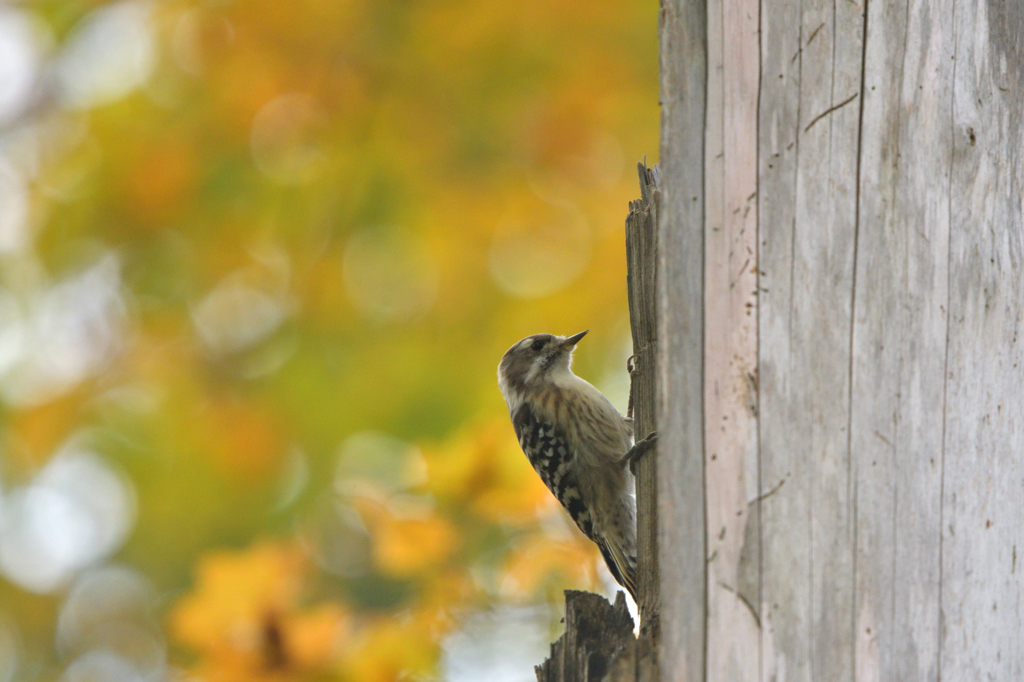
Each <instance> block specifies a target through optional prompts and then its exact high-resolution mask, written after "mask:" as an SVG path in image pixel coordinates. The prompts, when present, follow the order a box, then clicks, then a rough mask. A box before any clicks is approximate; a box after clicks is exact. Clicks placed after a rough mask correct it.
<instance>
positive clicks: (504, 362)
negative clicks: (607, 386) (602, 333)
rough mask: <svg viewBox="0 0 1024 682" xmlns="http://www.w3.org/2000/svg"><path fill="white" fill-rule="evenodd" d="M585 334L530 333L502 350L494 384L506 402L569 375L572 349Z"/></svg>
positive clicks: (517, 399)
mask: <svg viewBox="0 0 1024 682" xmlns="http://www.w3.org/2000/svg"><path fill="white" fill-rule="evenodd" d="M586 334H587V332H585V331H582V332H580V333H579V334H573V335H572V336H555V335H553V334H534V335H533V336H527V337H526V338H525V339H523V340H522V341H519V342H517V343H516V344H515V345H513V346H512V347H511V348H509V349H508V350H507V351H505V355H504V357H502V358H501V362H500V363H499V364H498V385H499V386H500V387H501V392H502V393H503V394H504V395H505V400H506V401H508V402H509V405H510V406H511V404H512V402H518V401H519V400H521V399H522V398H523V397H525V396H526V395H527V394H529V393H531V392H532V391H535V390H541V389H543V388H545V387H547V386H550V385H554V384H557V383H558V380H559V379H560V378H562V377H566V376H568V375H571V372H570V370H569V364H570V363H571V362H572V351H573V349H574V348H576V344H577V343H579V341H580V339H582V338H583V337H584V336H586Z"/></svg>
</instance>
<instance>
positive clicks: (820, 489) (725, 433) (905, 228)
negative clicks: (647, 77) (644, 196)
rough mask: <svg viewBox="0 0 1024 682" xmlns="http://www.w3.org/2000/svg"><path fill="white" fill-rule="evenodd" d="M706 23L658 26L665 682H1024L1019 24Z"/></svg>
mask: <svg viewBox="0 0 1024 682" xmlns="http://www.w3.org/2000/svg"><path fill="white" fill-rule="evenodd" d="M704 6H705V5H704V3H699V2H669V1H668V0H666V2H664V3H663V6H662V87H663V92H662V104H663V114H664V119H663V140H662V154H661V166H662V195H661V200H660V203H659V221H660V225H659V229H660V240H661V267H662V271H661V272H662V279H661V284H660V288H659V291H660V296H661V305H662V309H661V310H662V318H661V326H660V328H659V340H660V344H661V345H660V348H661V355H660V362H661V367H660V372H661V373H660V375H659V383H660V388H661V392H662V393H661V395H662V401H663V402H662V406H661V409H662V411H661V416H660V420H659V425H660V426H659V429H660V432H661V434H662V438H661V441H660V455H659V462H658V464H659V467H660V469H659V484H660V486H661V487H660V489H659V514H660V517H659V524H660V527H661V528H662V534H661V536H660V543H659V551H660V566H661V580H662V598H663V604H662V612H661V624H662V633H663V653H662V661H663V664H664V665H663V671H662V672H663V679H666V680H667V679H686V680H699V679H708V680H710V679H714V680H747V679H753V678H755V677H756V678H759V679H761V680H764V681H765V682H770V681H772V680H779V681H781V680H787V681H793V680H799V681H811V680H815V681H817V680H854V679H855V680H935V681H936V682H937V681H939V680H1018V679H1024V646H1022V644H1021V643H1022V642H1024V608H1022V607H1024V597H1022V581H1021V569H1020V567H1018V554H1019V553H1021V552H1024V535H1022V531H1021V528H1022V527H1024V398H1022V397H1021V391H1022V389H1021V386H1024V350H1022V340H1021V336H1022V334H1024V329H1022V320H1024V199H1022V196H1024V134H1022V133H1024V3H1020V2H1010V1H1008V0H908V2H905V3H904V2H900V3H890V2H877V1H876V2H870V3H869V2H867V0H849V1H844V2H826V1H825V0H802V2H794V1H793V0H762V2H761V3H760V7H759V10H760V14H759V21H760V33H759V35H758V34H757V33H756V28H757V24H756V23H754V24H751V15H750V11H749V9H748V4H747V3H746V2H744V0H706V7H707V10H708V11H707V14H706V15H703V14H702V11H703V8H704ZM684 16H685V17H686V19H685V22H686V25H685V26H680V25H679V23H680V21H682V17H684ZM694 22H699V23H694ZM752 27H753V29H752ZM702 29H706V30H707V42H706V44H705V43H704V42H702V36H701V30H702ZM752 30H753V31H754V33H753V36H754V37H753V38H752V37H751V35H752V33H751V31H752ZM758 40H759V44H760V54H759V57H760V59H759V66H758V73H759V89H758V91H757V92H756V97H754V96H753V95H751V92H750V90H749V84H750V82H751V81H750V77H749V73H748V71H747V70H746V67H747V66H748V64H749V52H748V51H747V47H748V46H749V45H750V44H756V41H758ZM704 50H706V52H704ZM697 52H701V53H702V54H696V53H697ZM704 56H706V57H707V62H706V67H707V68H705V62H704V61H703V59H704ZM705 76H706V78H707V81H706V88H707V90H706V95H707V99H706V100H705V99H704V96H705V90H704V88H705V81H704V80H703V78H704V77H705ZM752 101H754V102H756V109H755V110H754V111H755V112H756V113H755V115H756V117H757V119H756V120H757V132H756V145H755V148H756V155H753V154H751V147H750V145H749V144H745V143H744V141H745V140H749V135H750V123H749V121H750V116H751V106H752V105H751V102H752ZM705 105H706V109H705ZM705 112H706V119H705V118H704V116H705ZM698 130H699V131H700V132H697V131H698ZM695 135H700V136H701V139H697V138H696V137H695ZM704 144H706V147H703V146H702V145H704ZM701 171H704V173H705V175H704V176H703V177H702V175H701ZM751 177H753V178H755V181H756V187H755V188H754V189H753V190H750V191H749V192H747V194H745V195H744V194H742V192H741V191H740V188H743V187H747V186H749V183H750V178H751ZM754 191H756V196H753V197H751V199H750V203H749V205H750V206H752V209H751V212H750V213H748V214H746V215H744V211H745V210H746V207H745V206H744V205H743V204H742V202H741V199H746V197H747V196H750V195H751V194H752V193H753V192H754ZM751 214H753V215H754V216H756V222H753V223H751V222H747V221H748V220H749V219H750V218H749V216H750V215H751ZM751 231H754V233H755V234H756V235H757V236H756V245H757V246H756V248H755V252H756V256H755V258H753V259H752V261H751V262H752V263H756V268H757V270H756V275H755V277H756V288H751V287H750V286H749V282H745V281H744V280H743V278H742V275H743V269H742V268H740V267H738V266H739V265H740V264H744V263H745V262H746V256H742V253H741V250H742V249H743V248H744V247H745V245H746V244H747V243H748V242H746V241H744V240H745V239H747V238H749V233H750V232H751ZM698 252H699V253H700V254H704V256H705V258H706V262H705V263H701V262H700V260H699V259H698V257H697V255H696V254H697V253H698ZM752 290H753V291H756V292H757V295H756V299H751V298H750V291H752ZM701 304H703V306H704V307H703V309H702V308H701ZM748 304H749V306H750V307H751V308H752V309H753V312H752V316H753V318H754V323H753V326H752V327H751V326H750V323H749V322H745V319H744V317H743V316H741V315H739V314H738V313H740V312H741V311H742V310H743V309H744V308H746V307H747V306H748ZM694 338H697V339H699V340H700V342H701V344H702V346H703V352H704V357H703V358H702V357H701V352H700V350H699V349H697V348H695V347H694V345H693V341H694ZM751 357H753V358H754V360H755V361H754V362H753V365H754V366H753V371H751V372H749V374H750V375H751V379H752V380H751V381H749V382H747V383H748V386H749V387H750V388H751V389H752V391H753V393H754V395H753V397H754V398H756V399H753V400H749V401H747V402H746V403H744V402H743V401H742V400H740V399H739V396H741V395H743V393H742V389H743V386H742V382H739V381H738V377H740V376H742V374H743V372H742V371H741V368H743V369H746V368H749V365H750V363H749V362H748V359H749V358H751ZM693 382H697V387H698V388H699V390H697V391H696V392H695V386H694V383H693ZM695 396H696V397H695ZM695 401H697V402H695ZM744 405H745V406H746V407H747V408H748V410H747V412H746V413H744V412H743V411H742V410H740V407H741V406H744ZM695 426H699V427H700V428H701V429H702V432H703V436H704V438H703V442H702V439H701V437H700V435H698V434H697V432H696V429H695ZM752 438H754V439H755V440H754V442H753V444H752V443H751V439H752ZM698 453H699V454H700V457H701V460H700V461H701V462H703V465H701V464H699V463H698V461H697V459H696V455H697V454H698ZM695 477H696V478H697V480H698V481H699V483H700V485H695V483H694V478H695ZM744 498H745V500H746V501H747V502H750V501H753V504H750V508H749V510H748V511H747V512H744V511H743V510H742V509H740V508H739V507H741V506H742V500H743V499H744ZM730 513H732V514H733V515H735V516H734V518H730V517H729V514H730ZM723 530H724V533H723ZM696 556H701V557H706V559H707V561H708V565H707V567H706V569H705V567H704V566H697V565H695V563H694V562H693V561H692V559H693V557H696ZM1020 559H1021V560H1022V561H1024V555H1022V556H1021V557H1020ZM683 562H689V563H685V564H684V563H683ZM740 605H742V606H744V607H745V609H746V610H745V611H744V610H742V609H740V608H738V607H739V606H740ZM705 637H706V638H707V639H706V640H705ZM751 641H754V642H755V643H754V644H751ZM705 642H706V644H705ZM758 642H759V646H758V645H757V643H758ZM705 652H706V656H707V658H706V661H705V659H704V655H705Z"/></svg>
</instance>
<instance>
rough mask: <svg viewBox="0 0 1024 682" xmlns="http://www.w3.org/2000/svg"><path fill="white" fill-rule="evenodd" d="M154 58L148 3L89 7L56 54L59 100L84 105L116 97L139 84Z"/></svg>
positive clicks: (151, 66) (81, 107)
mask: <svg viewBox="0 0 1024 682" xmlns="http://www.w3.org/2000/svg"><path fill="white" fill-rule="evenodd" d="M155 64H156V45H155V41H154V37H153V31H152V27H151V25H150V9H149V6H148V5H147V4H143V3H141V2H116V3H113V4H109V5H105V6H103V7H100V8H99V9H96V10H94V11H92V12H91V13H89V14H88V15H86V16H85V18H83V19H82V20H81V22H80V23H79V24H78V26H76V27H75V29H74V32H73V34H72V35H71V37H70V38H69V39H68V41H67V44H66V45H65V47H64V49H63V51H62V52H61V53H60V55H59V56H58V58H57V63H56V66H55V73H56V77H57V81H58V83H59V84H60V94H61V99H62V101H63V102H64V103H65V104H67V105H68V106H69V107H71V108H74V109H85V108H89V107H92V106H97V105H101V104H106V103H108V102H113V101H115V100H118V99H120V98H121V97H123V96H125V95H127V94H128V93H129V92H131V91H132V90H134V89H135V88H137V87H138V86H140V85H142V84H143V83H144V82H145V81H146V79H147V78H149V75H150V73H151V72H152V71H153V67H154V66H155Z"/></svg>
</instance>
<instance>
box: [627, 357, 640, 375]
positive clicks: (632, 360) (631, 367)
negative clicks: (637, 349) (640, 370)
mask: <svg viewBox="0 0 1024 682" xmlns="http://www.w3.org/2000/svg"><path fill="white" fill-rule="evenodd" d="M639 359H640V354H639V353H633V354H632V355H630V356H629V357H628V358H626V371H627V372H629V375H630V376H633V373H634V372H636V361H637V360H639Z"/></svg>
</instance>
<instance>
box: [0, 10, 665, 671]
mask: <svg viewBox="0 0 1024 682" xmlns="http://www.w3.org/2000/svg"><path fill="white" fill-rule="evenodd" d="M656 21H657V16H656V5H655V4H651V3H640V4H636V3H629V2H621V1H611V0H587V1H586V2H583V1H582V0H553V1H552V0H525V1H522V2H487V1H485V0H463V1H460V2H454V1H452V0H430V1H426V2H400V1H398V0H372V1H371V0H344V1H341V2H339V1H337V0H300V1H296V2H282V1H281V0H247V1H245V2H242V1H231V0H206V1H199V0H169V1H167V2H160V3H155V2H145V1H139V2H135V1H133V0H123V1H120V2H100V1H98V0H89V1H87V2H83V1H82V0H43V1H41V2H37V3H27V4H19V3H15V4H14V5H8V6H4V7H3V8H0V48H3V49H0V54H13V55H15V56H18V55H22V57H23V59H22V57H19V59H21V61H17V60H15V61H12V62H9V64H14V66H9V67H8V66H3V65H0V682H7V680H20V679H39V680H57V679H60V678H61V677H62V676H65V679H74V680H93V679H96V680H100V679H102V680H113V681H115V682H117V681H119V680H130V679H143V678H145V679H172V678H173V679H188V680H204V681H206V682H233V681H236V680H237V681H242V680H257V681H261V680H266V681H285V680H352V681H357V680H358V681H360V682H363V681H371V682H372V681H375V680H380V681H385V680H398V679H412V680H417V679H419V680H425V679H438V678H442V677H446V676H449V677H452V678H453V679H455V678H457V677H458V674H457V670H468V669H474V670H479V668H466V667H465V666H469V665H470V664H469V663H465V662H460V661H461V659H460V658H459V657H460V656H466V655H467V654H465V651H464V649H460V648H459V647H458V646H456V645H455V644H452V642H454V641H455V639H453V638H454V637H456V635H457V634H458V633H460V632H461V633H466V632H467V630H466V628H467V627H470V626H467V623H469V622H474V621H472V618H473V617H474V614H480V613H492V612H493V613H498V614H502V613H518V614H522V613H528V614H535V615H536V614H538V613H539V614H541V615H540V616H539V617H538V618H534V621H536V622H535V623H534V627H535V628H540V630H541V633H540V634H539V635H538V637H540V638H542V639H546V638H547V636H548V634H549V628H551V629H555V628H557V627H558V618H559V612H558V606H557V605H558V603H559V600H560V595H561V590H563V589H565V588H569V587H572V588H592V589H598V590H602V589H607V586H608V577H607V575H606V574H605V573H604V568H603V567H601V566H599V563H598V556H597V553H596V551H595V550H594V548H593V547H592V545H590V544H589V543H588V542H587V541H586V540H585V539H583V538H582V536H581V535H580V534H579V533H578V531H576V529H575V528H574V527H573V526H572V524H571V522H570V521H568V519H567V518H566V517H565V515H564V514H563V513H562V511H561V510H560V509H559V508H558V507H557V505H556V504H555V503H554V501H553V500H552V499H551V496H550V494H549V493H548V492H547V491H546V490H545V488H544V487H543V485H542V484H541V483H540V481H539V479H538V477H537V476H536V475H535V474H534V472H533V471H532V470H531V469H530V467H529V465H528V463H527V462H526V460H525V458H524V457H523V455H522V453H521V452H520V451H519V449H518V445H517V444H516V442H515V438H514V434H513V432H512V429H511V425H510V424H509V422H508V416H507V411H506V408H505V406H504V403H503V402H502V399H501V395H500V393H499V392H498V389H497V386H496V381H495V368H496V366H497V363H498V360H499V359H500V357H501V355H502V353H503V352H504V351H505V350H506V348H507V347H508V346H510V345H511V344H512V343H513V342H515V341H516V340H518V339H519V338H521V337H523V336H525V335H527V334H531V333H536V332H541V331H546V332H553V333H562V334H565V333H573V332H577V331H581V330H583V329H590V330H591V334H590V336H588V337H587V340H586V342H585V343H584V344H582V345H581V347H580V350H579V352H578V353H577V359H576V365H575V366H576V369H577V371H578V372H579V373H580V374H581V375H582V376H584V377H586V378H587V379H588V380H590V381H591V382H592V383H595V384H596V385H598V386H599V387H600V388H602V390H604V391H605V392H606V393H607V394H608V395H609V396H610V397H612V399H613V400H614V401H615V402H617V403H618V404H619V407H620V409H621V408H623V407H624V403H625V394H626V375H625V371H624V367H625V358H626V357H627V356H628V355H629V352H630V345H629V327H628V317H627V311H626V302H625V257H624V243H623V239H624V237H623V231H622V228H623V219H624V216H625V210H626V208H627V202H628V201H629V200H630V199H633V198H635V196H634V195H635V194H636V189H635V185H636V180H635V176H634V175H633V173H632V171H631V170H630V169H631V168H632V166H633V164H635V162H636V161H637V160H639V159H640V158H642V157H643V156H644V155H647V156H648V157H649V159H648V160H649V162H651V161H654V160H656V159H654V158H653V157H654V154H655V152H656V150H657V124H658V108H657V57H656V54H657V44H656ZM19 41H20V42H19ZM4 50H7V51H6V52H5V51H4ZM18 50H21V52H18ZM4 69H8V70H7V71H5V70H4ZM19 69H20V70H19ZM8 73H10V74H14V75H13V76H10V79H9V80H8V81H7V83H8V85H4V84H3V83H4V74H8ZM18 79H21V80H18ZM23 81H24V83H26V84H23ZM19 88H20V89H19ZM602 581H603V582H602ZM530 609H532V610H530ZM531 617H533V616H531ZM499 620H500V618H499ZM487 636H488V635H487V633H485V632H483V631H480V632H473V631H472V629H471V628H470V631H469V637H468V639H469V640H470V641H473V642H476V641H481V642H482V641H484V640H485V639H486V637H487ZM490 646H493V647H497V646H498V644H496V643H492V644H491V645H490ZM506 648H507V647H506ZM499 649H500V647H499ZM509 653H510V655H511V656H512V657H513V659H514V658H515V656H516V655H519V656H521V657H525V659H526V660H523V661H522V662H521V664H519V666H518V668H517V669H518V670H525V671H526V672H527V674H529V671H530V670H531V666H532V665H533V664H534V663H536V662H538V661H536V660H530V657H531V656H534V651H533V650H526V649H519V650H516V649H515V647H513V651H511V652H509ZM470 658H472V657H471V656H470ZM460 666H461V667H460ZM8 672H10V676H8ZM468 674H469V673H463V674H462V675H463V676H462V678H461V679H467V677H466V675H468ZM480 674H483V673H480ZM133 675H134V677H133ZM477 679H485V678H484V677H479V678H477Z"/></svg>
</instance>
